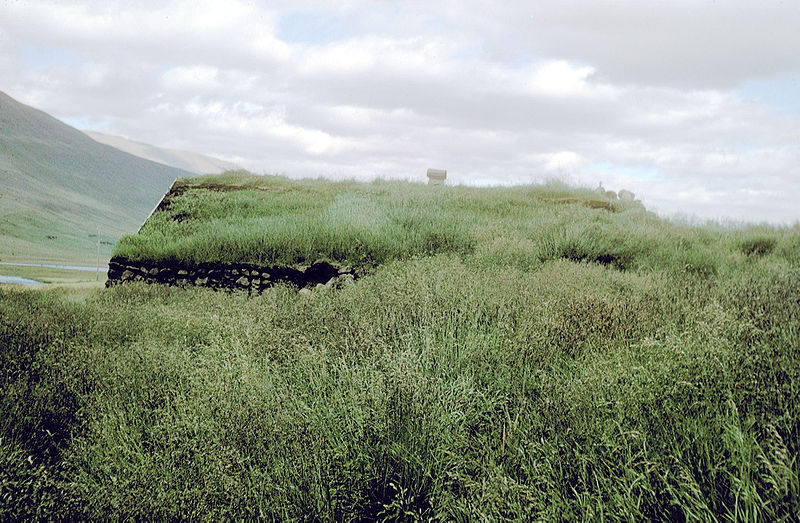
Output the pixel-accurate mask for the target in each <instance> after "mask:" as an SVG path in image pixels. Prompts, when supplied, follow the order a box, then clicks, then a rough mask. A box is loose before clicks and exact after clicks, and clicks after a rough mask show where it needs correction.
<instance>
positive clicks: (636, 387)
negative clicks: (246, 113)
mask: <svg viewBox="0 0 800 523" xmlns="http://www.w3.org/2000/svg"><path fill="white" fill-rule="evenodd" d="M209 180H214V182H213V183H219V182H220V180H224V178H223V179H220V178H216V179H206V180H204V181H201V182H200V184H203V183H207V182H208V181H209ZM235 181H236V184H237V185H240V186H243V187H246V186H247V185H248V184H252V187H251V188H246V189H243V190H235V191H227V192H224V193H223V192H222V191H220V190H216V191H210V190H208V189H199V188H197V187H190V188H187V189H186V191H185V192H183V194H181V195H179V196H177V197H176V198H175V199H174V200H173V205H174V206H171V207H170V208H169V209H166V210H162V211H160V213H159V214H158V215H155V216H154V219H153V220H151V221H150V222H148V224H147V226H146V227H145V230H143V233H142V234H141V235H139V236H135V237H131V238H129V239H128V240H126V242H127V243H126V245H125V246H121V247H120V249H122V248H123V247H124V248H131V247H132V246H133V245H135V242H139V241H144V240H145V239H146V238H148V237H149V238H154V237H155V236H153V234H154V232H155V231H157V230H160V229H159V227H162V228H163V230H164V231H165V236H164V238H170V236H168V235H167V232H169V231H172V232H169V234H177V232H176V231H180V230H183V229H182V228H183V227H186V230H192V229H191V228H192V227H197V228H198V230H199V229H200V228H202V227H204V225H203V223H204V221H208V222H214V221H215V220H216V221H217V225H216V226H215V228H214V229H213V230H215V231H222V230H223V228H221V227H220V226H219V221H220V220H221V221H224V220H225V219H226V216H229V215H236V216H239V218H237V219H240V220H243V222H242V223H245V222H247V223H249V222H248V220H250V219H252V220H256V221H257V220H259V219H262V218H260V213H261V209H263V208H259V209H260V210H259V211H258V212H256V211H255V210H252V211H251V210H248V209H249V208H248V207H247V206H245V205H244V203H245V202H250V204H251V205H256V203H254V202H257V201H258V198H260V197H261V195H266V196H264V197H265V198H267V200H262V201H261V202H262V203H259V204H258V205H266V204H264V203H263V202H265V201H269V199H270V198H272V199H273V200H274V201H275V202H283V203H282V204H280V205H283V207H282V209H284V211H285V212H287V213H290V214H291V213H292V212H294V213H295V216H299V217H300V218H302V217H304V216H305V217H306V218H308V219H309V220H312V217H313V216H325V215H326V213H333V212H334V210H335V209H340V210H341V209H344V208H345V207H346V206H345V203H346V202H350V203H349V204H347V205H349V207H347V208H348V209H350V210H349V211H347V212H344V211H343V210H342V211H341V213H340V214H338V215H337V216H339V218H337V220H338V221H337V223H331V224H329V225H328V228H327V229H325V230H327V231H332V230H339V231H340V232H341V234H342V235H345V236H347V235H352V236H354V237H362V238H364V239H368V238H369V237H370V236H369V234H370V233H369V232H368V231H370V230H372V229H370V228H368V227H366V226H359V224H362V223H370V224H375V223H383V224H384V225H383V226H384V227H385V229H383V230H384V231H392V230H396V229H394V228H393V227H394V226H395V225H394V224H395V222H394V221H392V220H394V218H392V219H385V220H384V221H383V222H381V221H380V220H377V219H376V216H384V217H385V216H390V217H397V216H399V215H400V211H398V209H400V210H403V209H405V211H403V212H408V213H409V215H415V214H414V213H419V214H418V216H420V218H419V222H416V223H421V224H423V225H421V226H420V227H421V229H420V230H425V227H426V226H427V225H424V224H427V223H429V222H430V223H433V221H432V220H431V217H430V216H431V215H430V214H427V213H426V210H425V209H426V208H428V209H430V210H431V213H432V214H433V215H435V216H437V217H441V216H447V215H448V213H449V214H450V215H452V216H454V217H457V218H458V220H455V218H453V220H454V222H453V223H458V224H459V228H458V229H456V230H458V231H465V232H463V233H461V232H459V233H458V234H463V236H457V238H461V239H459V240H458V241H457V242H454V243H453V244H452V245H453V247H452V248H444V247H442V246H441V244H440V245H439V247H438V250H437V249H432V250H435V251H436V252H435V253H433V254H431V255H427V254H426V252H428V251H425V245H428V244H425V243H424V242H422V243H414V238H415V237H416V236H414V235H413V234H412V233H408V234H409V236H408V237H404V236H403V235H402V234H399V235H398V236H395V237H394V238H395V239H394V240H392V242H387V243H384V244H383V245H384V246H385V248H384V250H380V249H377V248H376V245H380V244H379V243H378V240H379V238H378V239H375V240H374V243H372V244H369V243H367V246H361V247H359V248H354V249H353V250H351V251H345V252H346V253H348V254H347V256H344V255H343V257H342V259H344V260H352V259H360V260H364V263H369V264H372V265H371V266H373V269H372V270H371V271H369V273H368V274H367V275H366V276H364V277H363V278H360V279H359V280H357V281H355V282H354V283H353V284H352V285H349V286H346V287H345V288H343V289H341V290H335V289H318V290H315V291H313V292H311V293H308V294H302V293H298V292H296V291H295V290H292V289H291V288H288V287H283V286H276V287H272V288H269V289H267V290H266V291H265V292H264V294H262V295H260V296H256V297H247V296H246V295H244V294H240V293H233V294H226V293H215V292H213V291H211V290H208V289H202V288H190V289H179V288H171V287H164V286H155V285H152V286H148V285H142V284H129V285H123V286H119V287H116V288H113V289H109V290H102V291H99V290H98V291H87V290H84V291H78V290H67V289H61V290H46V291H38V292H34V291H20V290H3V289H0V348H2V349H1V350H2V352H0V409H1V410H0V519H21V518H34V517H39V518H43V519H48V516H49V517H52V516H53V515H56V516H57V517H58V518H59V519H61V518H64V519H100V518H108V517H109V516H111V517H112V518H113V519H117V518H119V519H122V518H131V519H176V518H187V519H251V518H264V519H274V520H387V521H397V520H415V519H420V520H429V519H442V520H459V521H471V520H490V521H492V520H504V519H517V520H529V519H545V520H561V519H565V520H586V519H589V520H599V519H612V520H620V519H624V520H686V519H693V520H739V519H753V520H770V521H772V520H777V521H781V520H783V521H791V520H793V518H796V514H797V507H798V506H800V497H798V493H799V492H800V479H799V478H800V460H798V455H800V352H798V345H797V343H798V339H800V322H799V321H798V318H800V258H799V257H798V251H800V249H798V246H800V231H799V230H798V229H797V228H796V227H795V228H783V229H778V228H769V227H750V228H742V229H730V230H727V229H720V228H716V227H711V226H707V227H688V226H683V225H677V224H673V223H669V222H664V221H661V220H659V219H657V218H655V217H653V216H652V215H649V214H647V213H646V212H644V211H643V210H642V209H641V208H637V207H635V206H630V207H620V208H615V209H614V210H608V209H605V208H601V207H599V206H597V205H596V204H584V203H582V201H590V200H592V199H593V198H594V196H593V195H591V194H590V193H588V192H581V191H574V190H571V189H568V188H559V187H558V186H552V185H551V186H545V187H530V188H521V189H518V190H514V189H504V190H499V189H498V190H495V189H491V190H477V189H475V190H473V189H462V188H447V187H444V188H441V187H440V188H436V189H429V188H427V187H417V186H413V185H411V186H409V185H406V184H395V183H386V182H382V183H374V184H366V185H362V184H352V183H349V184H330V183H325V182H319V181H315V182H290V181H288V180H284V179H280V178H267V179H241V178H236V179H235ZM226 183H227V182H226ZM263 183H266V184H268V185H269V187H271V189H269V190H264V189H259V188H258V187H259V186H260V184H263ZM280 187H282V188H283V189H280V190H279V189H278V188H280ZM203 190H205V191H206V192H202V191H203ZM192 191H194V194H195V195H196V197H193V198H189V197H188V196H189V195H191V194H192ZM317 193H318V194H319V196H318V197H316V198H312V197H311V195H312V194H317ZM281 194H282V195H284V197H285V198H281V197H280V195H281ZM221 195H227V196H228V197H231V198H234V200H231V201H236V202H237V204H236V205H233V204H232V203H230V201H226V199H225V198H222V197H221ZM218 197H219V199H216V198H218ZM358 198H362V199H361V200H357V199H358ZM417 199H420V201H421V202H423V203H420V201H417ZM565 199H569V200H573V199H579V200H581V201H564V200H565ZM356 200H357V201H358V202H361V203H359V204H358V205H355V204H353V203H352V202H353V201H356ZM192 201H194V202H200V201H209V202H216V203H214V204H213V205H209V206H206V205H203V206H198V207H197V208H196V209H194V210H193V211H192V212H194V213H195V214H191V213H190V212H188V211H190V210H191V202H192ZM337 202H338V203H337ZM342 202H345V203H342ZM364 202H367V203H364ZM368 202H371V203H368ZM400 202H406V203H405V204H403V205H401V204H400ZM362 203H363V205H362ZM434 203H435V204H436V205H435V206H434V205H433V204H434ZM608 203H614V205H619V202H608ZM275 205H276V206H278V205H279V204H278V203H275ZM226 206H228V207H227V208H228V209H229V210H228V211H223V210H222V209H225V208H226ZM240 207H241V208H240ZM267 207H269V206H268V205H267ZM212 208H213V209H215V210H214V211H213V213H212V214H207V215H206V216H208V219H207V220H206V219H201V218H199V217H200V216H202V215H204V214H203V213H211V211H210V209H212ZM291 209H294V211H291ZM391 210H394V212H395V214H392V213H391V212H390V211H391ZM284 211H281V212H284ZM181 212H182V213H185V214H187V215H190V216H194V218H190V217H187V218H185V219H184V220H183V221H176V220H167V218H168V217H169V216H175V215H177V214H178V213H181ZM274 212H277V211H274ZM248 213H249V215H250V218H246V216H248ZM315 213H316V214H315ZM331 215H332V214H331ZM243 216H244V218H243ZM268 217H269V216H267V218H268ZM345 217H348V218H347V219H349V220H350V221H346V220H345ZM264 219H266V218H264ZM312 222H313V220H312V221H309V222H307V223H312ZM254 223H255V222H254ZM286 223H288V222H286ZM315 223H319V224H324V221H319V222H315ZM341 223H347V224H349V225H348V226H347V227H345V226H344V225H341ZM159 224H160V225H159ZM192 224H194V225H192ZM287 227H289V226H288V225H287ZM337 227H341V228H340V229H337ZM431 227H432V226H431ZM209 230H211V229H209ZM270 230H271V229H270ZM278 230H280V229H278ZM410 230H416V229H414V228H413V227H412V228H411V229H410ZM230 233H231V234H233V235H236V234H239V232H237V231H236V228H234V227H232V228H231V229H230ZM260 234H262V236H261V237H262V238H263V237H269V238H277V237H279V235H278V234H276V235H272V233H271V232H270V233H269V234H266V233H260ZM309 234H313V233H311V232H309ZM148 235H149V236H148ZM319 237H320V238H326V236H324V235H321V236H319ZM454 237H455V236H454ZM398 238H399V240H398ZM197 241H198V242H199V239H198V240H197ZM213 241H214V242H215V241H216V240H213ZM286 241H289V240H288V239H287V240H286ZM395 241H399V242H400V243H395ZM211 242H212V240H209V241H208V242H207V243H206V244H205V245H210V244H211ZM403 242H406V243H403ZM154 245H155V244H154ZM187 245H188V244H187ZM193 245H195V246H197V245H200V243H195V244H193ZM289 245H292V244H291V242H289ZM309 245H316V244H313V242H311V243H309V244H308V245H304V246H303V247H302V248H298V249H296V250H295V251H292V252H294V253H295V254H292V256H291V257H290V258H287V259H286V260H287V261H288V260H290V259H291V260H295V261H296V260H298V259H300V257H301V256H303V257H304V256H328V257H333V255H334V253H335V252H340V251H332V250H325V249H320V250H319V251H316V252H313V251H309V250H307V249H309ZM322 245H323V246H324V245H332V243H331V244H322ZM444 245H446V246H447V245H451V244H444ZM399 246H404V247H402V248H401V247H399ZM154 249H155V247H154ZM170 249H176V248H175V247H174V246H172V245H163V246H162V247H161V249H160V251H158V252H162V253H165V252H172V253H173V254H169V255H175V256H177V255H180V256H183V254H179V252H180V251H179V250H172V251H170ZM130 252H131V253H133V252H140V251H130ZM187 252H189V251H187ZM198 252H200V251H198ZM264 252H268V251H259V254H258V256H263V255H264V254H263V253H264ZM155 253H156V251H155V250H154V251H153V254H151V255H152V256H155V255H156V254H155ZM376 253H383V257H377V258H376V257H374V256H377V254H376ZM275 255H276V256H278V255H280V256H282V255H283V254H280V253H278V252H277V251H276V254H275ZM348 256H353V258H350V257H348ZM358 256H361V258H358ZM606 256H613V257H614V258H613V259H611V258H605V257H606ZM378 262H380V263H378ZM376 265H377V266H376Z"/></svg>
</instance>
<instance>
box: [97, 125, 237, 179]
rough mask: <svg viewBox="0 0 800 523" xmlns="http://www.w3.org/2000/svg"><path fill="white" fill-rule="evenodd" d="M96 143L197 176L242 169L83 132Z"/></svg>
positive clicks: (101, 134) (203, 158)
mask: <svg viewBox="0 0 800 523" xmlns="http://www.w3.org/2000/svg"><path fill="white" fill-rule="evenodd" d="M83 132H84V133H86V134H88V135H89V136H91V137H92V139H94V140H95V141H98V142H100V143H104V144H106V145H110V146H111V147H116V148H117V149H119V150H120V151H125V152H126V153H130V154H133V155H136V156H138V157H140V158H145V159H147V160H152V161H154V162H158V163H162V164H164V165H169V166H171V167H177V168H178V169H183V170H185V171H189V172H193V173H197V174H220V173H223V172H225V171H234V170H238V169H241V167H239V166H238V165H236V164H235V163H232V162H227V161H225V160H220V159H219V158H214V157H212V156H205V155H202V154H197V153H193V152H189V151H181V150H179V149H163V148H161V147H156V146H155V145H150V144H146V143H142V142H134V141H133V140H128V139H127V138H123V137H121V136H114V135H111V134H104V133H98V132H96V131H83Z"/></svg>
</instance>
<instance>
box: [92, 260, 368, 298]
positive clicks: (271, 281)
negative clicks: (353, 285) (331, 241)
mask: <svg viewBox="0 0 800 523" xmlns="http://www.w3.org/2000/svg"><path fill="white" fill-rule="evenodd" d="M357 277H358V276H357V274H356V273H355V271H353V269H351V268H350V267H341V266H338V265H335V264H332V263H329V262H327V261H322V260H320V261H316V262H314V263H313V264H311V265H294V266H290V267H287V266H273V267H269V266H261V265H253V264H246V263H199V264H196V265H189V264H183V263H167V262H159V263H152V262H143V261H135V262H134V261H130V260H127V259H125V258H120V257H114V258H112V259H111V261H110V262H109V263H108V281H107V282H106V286H107V287H111V286H112V285H117V284H120V283H124V282H130V281H143V282H147V283H161V284H165V285H176V286H188V285H196V286H201V287H210V288H212V289H226V290H242V291H247V292H248V293H250V294H258V293H261V292H262V291H263V290H264V289H266V288H267V287H270V286H272V285H275V284H276V283H285V284H289V285H294V286H296V287H301V288H306V287H315V286H317V285H327V286H341V285H343V284H346V283H348V282H351V281H353V280H354V279H355V278H357Z"/></svg>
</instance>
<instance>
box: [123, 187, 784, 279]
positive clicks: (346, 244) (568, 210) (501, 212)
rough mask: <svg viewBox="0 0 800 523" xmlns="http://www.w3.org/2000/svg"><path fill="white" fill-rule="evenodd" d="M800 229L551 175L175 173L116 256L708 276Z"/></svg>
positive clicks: (775, 249) (777, 247)
mask: <svg viewBox="0 0 800 523" xmlns="http://www.w3.org/2000/svg"><path fill="white" fill-rule="evenodd" d="M797 238H798V235H797V234H796V230H795V232H794V233H792V229H787V228H784V229H780V228H774V227H765V228H759V227H755V226H751V227H749V228H727V229H726V228H723V227H719V226H704V227H691V226H688V225H682V224H676V223H673V222H669V221H666V220H663V219H661V218H659V217H657V216H656V215H654V214H653V213H649V212H647V211H646V210H645V209H644V207H643V206H642V205H641V204H640V203H639V202H636V201H623V200H611V199H608V198H607V197H605V196H602V195H599V194H598V193H596V192H594V191H591V190H587V189H579V188H573V187H569V186H566V185H564V184H561V183H556V182H551V183H547V184H544V185H529V186H519V187H511V188H470V187H462V186H457V187H449V186H438V187H432V186H427V185H423V184H417V183H409V182H404V181H374V182H371V183H361V182H354V181H344V182H331V181H325V180H321V179H316V180H311V179H303V180H291V179H288V178H285V177H280V176H256V175H251V174H247V173H242V172H231V173H226V174H223V175H217V176H206V177H200V178H189V179H182V180H179V181H178V182H177V183H176V184H175V186H174V187H173V191H172V192H171V193H170V194H168V196H167V197H166V198H165V200H164V201H163V202H162V205H161V206H160V207H159V209H158V210H157V211H156V212H155V213H153V215H152V216H151V217H150V218H149V219H148V220H147V222H146V223H145V224H144V226H143V227H142V229H141V230H140V231H139V233H138V234H136V235H132V236H127V237H124V238H123V239H122V240H121V241H120V242H119V244H118V245H117V247H116V250H115V253H114V254H115V256H120V257H123V258H127V259H129V260H146V261H151V262H159V261H178V262H182V263H204V262H221V263H255V264H264V265H279V264H285V265H290V264H297V263H310V262H312V261H314V260H317V259H328V260H331V261H336V262H340V263H344V264H349V265H354V266H358V267H365V268H369V267H374V266H377V265H379V264H382V263H384V262H386V261H389V260H393V259H407V258H411V257H415V256H426V255H432V254H436V253H444V252H450V253H461V254H464V255H470V256H475V257H477V261H479V262H481V263H500V264H511V265H514V266H517V267H519V268H523V269H526V268H531V267H533V266H535V265H537V264H540V263H542V262H545V261H547V260H552V259H558V258H566V259H571V260H576V261H588V262H598V263H602V264H605V265H610V266H613V267H615V268H617V269H625V270H637V269H654V268H665V269H674V270H686V271H690V272H696V273H701V274H711V273H714V272H716V270H717V269H718V268H719V266H720V265H721V264H724V263H726V261H734V262H736V261H737V260H739V259H740V258H742V257H747V256H748V255H753V254H756V255H763V254H769V253H775V254H776V255H778V256H783V257H789V258H792V257H797V256H798V254H797V253H798V250H800V249H798V246H797V245H795V243H796V242H797Z"/></svg>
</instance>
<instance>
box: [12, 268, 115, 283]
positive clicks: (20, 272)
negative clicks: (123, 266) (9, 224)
mask: <svg viewBox="0 0 800 523" xmlns="http://www.w3.org/2000/svg"><path fill="white" fill-rule="evenodd" d="M0 273H2V274H3V276H19V277H21V278H28V279H30V280H36V281H40V282H42V283H80V282H93V281H100V282H105V281H106V273H105V272H103V271H100V272H98V273H95V272H92V271H76V270H72V269H54V268H52V267H25V266H20V265H0Z"/></svg>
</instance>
